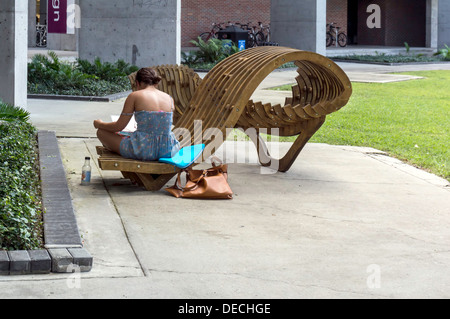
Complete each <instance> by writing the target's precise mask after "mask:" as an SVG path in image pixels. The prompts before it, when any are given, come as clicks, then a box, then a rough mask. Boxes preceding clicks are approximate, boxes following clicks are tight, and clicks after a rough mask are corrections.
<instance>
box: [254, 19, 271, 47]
mask: <svg viewBox="0 0 450 319" xmlns="http://www.w3.org/2000/svg"><path fill="white" fill-rule="evenodd" d="M258 25H259V31H258V32H257V33H256V35H255V41H256V45H263V44H264V42H270V24H268V25H267V26H264V25H263V24H262V22H258Z"/></svg>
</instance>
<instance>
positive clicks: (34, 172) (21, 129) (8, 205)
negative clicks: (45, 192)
mask: <svg viewBox="0 0 450 319" xmlns="http://www.w3.org/2000/svg"><path fill="white" fill-rule="evenodd" d="M41 226H42V210H41V197H40V183H39V170H38V155H37V140H36V129H35V128H34V127H33V126H32V125H31V124H29V123H28V122H25V121H20V120H16V121H11V122H5V121H0V250H26V249H37V248H40V246H41V243H42V240H41V239H42V230H41V229H42V227H41Z"/></svg>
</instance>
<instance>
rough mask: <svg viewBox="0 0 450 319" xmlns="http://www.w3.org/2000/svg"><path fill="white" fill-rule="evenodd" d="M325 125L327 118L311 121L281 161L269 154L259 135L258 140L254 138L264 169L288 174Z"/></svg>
mask: <svg viewBox="0 0 450 319" xmlns="http://www.w3.org/2000/svg"><path fill="white" fill-rule="evenodd" d="M324 123H325V117H322V118H318V119H313V120H309V121H308V122H307V123H306V125H305V127H304V129H303V130H302V132H301V134H300V135H299V136H298V137H297V139H296V140H295V142H294V144H293V145H292V146H291V148H290V149H289V151H288V152H287V153H286V155H285V156H284V157H283V158H281V159H275V158H273V157H272V156H271V155H270V154H269V150H268V148H267V145H266V143H265V142H264V140H263V139H262V138H261V136H260V135H259V133H258V134H257V136H256V140H255V138H252V141H253V143H254V144H255V146H256V149H257V151H258V157H259V161H260V163H261V165H262V166H264V167H273V168H275V169H277V170H278V171H279V172H283V173H285V172H287V171H288V170H289V169H290V168H291V166H292V164H294V162H295V160H296V159H297V157H298V155H299V154H300V152H301V151H302V150H303V148H304V147H305V145H306V143H308V142H309V140H310V139H311V137H313V135H314V134H315V133H316V132H317V131H318V130H319V129H320V128H321V127H322V125H323V124H324Z"/></svg>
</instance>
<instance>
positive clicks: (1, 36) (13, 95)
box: [0, 0, 28, 108]
mask: <svg viewBox="0 0 450 319" xmlns="http://www.w3.org/2000/svg"><path fill="white" fill-rule="evenodd" d="M0 43H1V44H2V46H1V50H0V74H1V76H0V99H1V100H2V101H3V102H5V103H9V104H13V105H16V106H20V107H22V108H26V107H27V51H28V1H25V0H23V1H15V0H1V1H0Z"/></svg>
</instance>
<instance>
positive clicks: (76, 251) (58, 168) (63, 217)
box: [0, 131, 93, 276]
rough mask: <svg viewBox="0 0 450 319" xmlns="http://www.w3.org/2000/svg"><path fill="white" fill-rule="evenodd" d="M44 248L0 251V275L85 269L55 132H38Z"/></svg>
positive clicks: (88, 258) (88, 259)
mask: <svg viewBox="0 0 450 319" xmlns="http://www.w3.org/2000/svg"><path fill="white" fill-rule="evenodd" d="M38 146H39V162H40V163H39V164H40V173H41V187H42V202H43V206H44V211H45V213H44V241H45V249H42V250H29V251H26V250H21V251H8V252H6V251H0V276H7V275H11V276H16V275H29V274H33V275H35V274H50V273H51V272H53V273H73V272H89V271H91V269H92V264H93V258H92V256H91V255H90V254H89V252H87V251H86V249H84V248H83V245H82V241H81V237H80V234H79V231H78V224H77V221H76V218H75V212H74V209H73V206H72V197H71V195H70V191H69V187H68V185H67V179H66V174H65V170H64V166H63V163H62V160H61V153H60V152H59V147H58V140H57V138H56V133H55V132H53V131H39V132H38Z"/></svg>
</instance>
